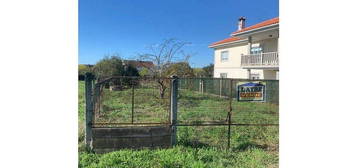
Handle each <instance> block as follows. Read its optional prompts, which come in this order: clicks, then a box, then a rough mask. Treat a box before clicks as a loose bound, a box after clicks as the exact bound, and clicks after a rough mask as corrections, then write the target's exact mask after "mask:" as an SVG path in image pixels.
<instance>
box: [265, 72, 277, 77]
mask: <svg viewBox="0 0 357 168" xmlns="http://www.w3.org/2000/svg"><path fill="white" fill-rule="evenodd" d="M276 72H277V71H275V70H264V79H277V76H276Z"/></svg>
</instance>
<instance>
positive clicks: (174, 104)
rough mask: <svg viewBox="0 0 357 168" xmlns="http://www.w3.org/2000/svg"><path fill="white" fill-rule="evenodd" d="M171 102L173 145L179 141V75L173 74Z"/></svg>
mask: <svg viewBox="0 0 357 168" xmlns="http://www.w3.org/2000/svg"><path fill="white" fill-rule="evenodd" d="M171 78H172V79H171V104H170V112H171V115H170V116H171V130H172V134H171V145H176V143H177V135H176V134H177V128H176V124H177V95H178V77H177V76H171Z"/></svg>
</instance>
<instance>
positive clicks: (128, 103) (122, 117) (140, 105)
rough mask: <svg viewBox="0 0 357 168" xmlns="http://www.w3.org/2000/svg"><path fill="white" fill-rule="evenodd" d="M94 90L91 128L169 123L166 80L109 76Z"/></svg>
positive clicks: (168, 85)
mask: <svg viewBox="0 0 357 168" xmlns="http://www.w3.org/2000/svg"><path fill="white" fill-rule="evenodd" d="M94 90H95V93H97V95H96V96H95V99H96V100H95V102H96V103H95V111H94V113H95V115H94V125H103V126H110V125H126V124H129V125H130V124H168V123H169V109H170V79H167V78H139V77H112V78H109V79H107V80H104V81H101V82H98V83H97V84H96V85H95V89H94Z"/></svg>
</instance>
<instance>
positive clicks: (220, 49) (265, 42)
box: [209, 17, 279, 79]
mask: <svg viewBox="0 0 357 168" xmlns="http://www.w3.org/2000/svg"><path fill="white" fill-rule="evenodd" d="M278 39H279V18H278V17H277V18H273V19H270V20H266V21H263V22H260V23H258V24H255V25H253V26H249V27H245V18H244V17H241V18H239V22H238V30H237V31H235V32H233V33H232V34H231V37H229V38H227V39H224V40H221V41H218V42H215V43H213V44H211V45H210V46H209V47H210V48H213V49H214V77H216V78H219V77H223V78H243V79H279V60H278V56H279V54H278V51H279V50H278Z"/></svg>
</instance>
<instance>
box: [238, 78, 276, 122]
mask: <svg viewBox="0 0 357 168" xmlns="http://www.w3.org/2000/svg"><path fill="white" fill-rule="evenodd" d="M249 82H258V83H263V84H264V85H265V101H262V102H254V101H238V100H237V98H238V97H237V96H238V90H237V88H238V87H237V85H239V84H242V83H249ZM232 86H233V94H232V99H233V101H232V123H233V124H235V123H236V124H279V81H277V80H259V81H253V80H243V79H239V80H232Z"/></svg>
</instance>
